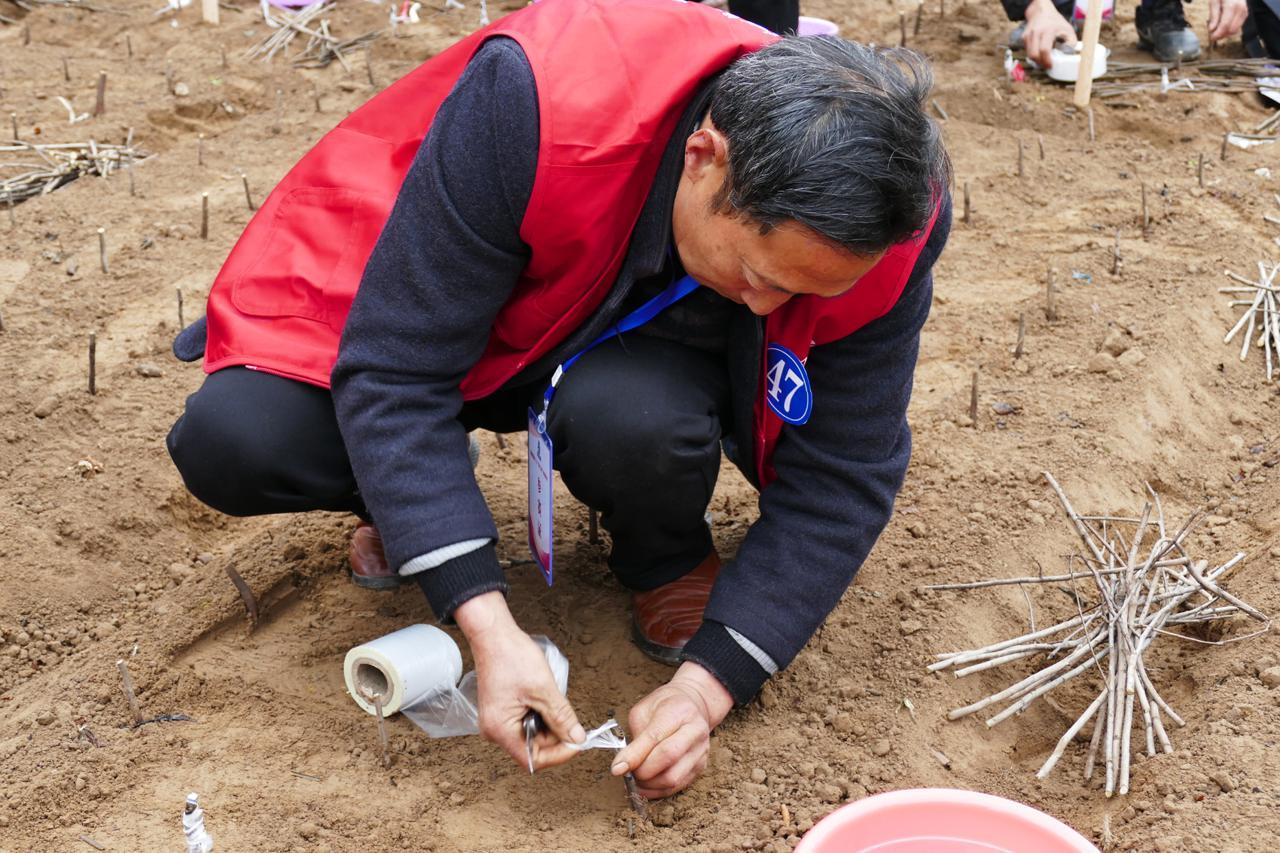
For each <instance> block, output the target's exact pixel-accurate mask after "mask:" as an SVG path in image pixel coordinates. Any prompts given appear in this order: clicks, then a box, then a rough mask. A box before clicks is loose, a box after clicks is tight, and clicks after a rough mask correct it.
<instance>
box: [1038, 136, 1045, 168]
mask: <svg viewBox="0 0 1280 853" xmlns="http://www.w3.org/2000/svg"><path fill="white" fill-rule="evenodd" d="M1036 144H1037V145H1038V146H1040V161H1041V162H1044V134H1042V133H1037V134H1036Z"/></svg>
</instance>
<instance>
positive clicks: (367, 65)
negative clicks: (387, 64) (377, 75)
mask: <svg viewBox="0 0 1280 853" xmlns="http://www.w3.org/2000/svg"><path fill="white" fill-rule="evenodd" d="M364 69H365V71H366V72H368V74H369V88H371V89H376V88H378V81H377V80H375V79H373V48H371V47H370V46H369V45H365V46H364Z"/></svg>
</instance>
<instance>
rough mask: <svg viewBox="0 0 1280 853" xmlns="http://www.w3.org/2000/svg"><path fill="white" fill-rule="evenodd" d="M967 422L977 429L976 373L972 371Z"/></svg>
mask: <svg viewBox="0 0 1280 853" xmlns="http://www.w3.org/2000/svg"><path fill="white" fill-rule="evenodd" d="M969 422H970V424H972V426H973V428H974V429H977V428H978V371H977V370H975V371H973V385H972V386H970V388H969Z"/></svg>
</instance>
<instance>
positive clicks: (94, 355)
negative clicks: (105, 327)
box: [89, 332, 98, 396]
mask: <svg viewBox="0 0 1280 853" xmlns="http://www.w3.org/2000/svg"><path fill="white" fill-rule="evenodd" d="M97 394H98V333H97V332H90V333H89V395H90V396H97Z"/></svg>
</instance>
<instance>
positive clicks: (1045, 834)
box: [796, 788, 1098, 853]
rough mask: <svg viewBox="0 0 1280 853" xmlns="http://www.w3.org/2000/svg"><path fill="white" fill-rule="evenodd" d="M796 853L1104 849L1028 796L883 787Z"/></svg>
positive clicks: (827, 821) (818, 830)
mask: <svg viewBox="0 0 1280 853" xmlns="http://www.w3.org/2000/svg"><path fill="white" fill-rule="evenodd" d="M796 853H1098V848H1096V847H1094V846H1093V845H1092V844H1090V843H1089V842H1088V840H1086V839H1085V837H1084V836H1083V835H1081V834H1080V833H1078V832H1076V831H1075V830H1074V829H1072V828H1071V827H1069V826H1067V825H1066V824H1065V823H1062V822H1061V821H1059V820H1057V819H1055V818H1052V817H1049V816H1048V815H1047V814H1045V813H1044V812H1040V811H1037V810H1035V809H1033V808H1031V807H1030V806H1024V805H1023V804H1022V803H1015V802H1014V801H1013V800H1006V799H1004V798H1003V797H994V796H992V795H990V794H979V793H976V792H974V791H957V790H952V789H950V788H917V789H915V790H912V791H891V792H889V793H887V794H877V795H876V796H874V797H867V798H866V799H864V800H859V801H858V802H856V803H850V804H849V805H847V806H844V807H843V808H840V809H837V810H836V811H834V812H832V813H831V814H829V815H827V816H826V817H825V818H823V819H822V820H821V821H819V822H818V824H817V825H816V826H814V827H813V829H811V830H809V832H808V833H807V834H806V835H805V837H804V839H803V840H801V842H800V845H799V846H798V847H796Z"/></svg>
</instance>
